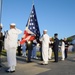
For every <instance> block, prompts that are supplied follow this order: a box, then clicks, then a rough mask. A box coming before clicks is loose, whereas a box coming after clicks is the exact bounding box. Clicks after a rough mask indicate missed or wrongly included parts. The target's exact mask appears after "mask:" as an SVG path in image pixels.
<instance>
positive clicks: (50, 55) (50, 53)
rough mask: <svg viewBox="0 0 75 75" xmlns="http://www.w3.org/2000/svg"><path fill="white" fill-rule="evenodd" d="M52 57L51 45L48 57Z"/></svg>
mask: <svg viewBox="0 0 75 75" xmlns="http://www.w3.org/2000/svg"><path fill="white" fill-rule="evenodd" d="M51 58H52V48H51V47H50V48H49V50H48V59H51Z"/></svg>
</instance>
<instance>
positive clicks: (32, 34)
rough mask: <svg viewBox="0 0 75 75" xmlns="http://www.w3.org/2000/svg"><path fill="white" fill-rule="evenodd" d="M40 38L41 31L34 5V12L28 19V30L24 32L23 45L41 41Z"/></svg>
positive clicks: (32, 11)
mask: <svg viewBox="0 0 75 75" xmlns="http://www.w3.org/2000/svg"><path fill="white" fill-rule="evenodd" d="M39 37H40V30H39V25H38V21H37V16H36V11H35V7H34V4H33V6H32V10H31V13H30V16H29V19H28V22H27V24H26V29H25V30H24V35H23V37H22V38H23V39H22V40H21V44H23V43H24V42H26V41H27V40H30V41H31V40H34V39H36V40H39Z"/></svg>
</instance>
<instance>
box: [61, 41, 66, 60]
mask: <svg viewBox="0 0 75 75" xmlns="http://www.w3.org/2000/svg"><path fill="white" fill-rule="evenodd" d="M64 52H65V43H64V42H63V41H62V45H61V53H62V60H64V59H65V53H64Z"/></svg>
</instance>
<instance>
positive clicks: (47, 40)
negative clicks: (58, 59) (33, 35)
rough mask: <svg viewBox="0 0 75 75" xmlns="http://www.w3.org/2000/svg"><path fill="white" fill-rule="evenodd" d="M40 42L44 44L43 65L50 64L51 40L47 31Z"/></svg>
mask: <svg viewBox="0 0 75 75" xmlns="http://www.w3.org/2000/svg"><path fill="white" fill-rule="evenodd" d="M40 41H41V42H42V57H43V63H42V65H47V64H48V49H49V43H50V38H49V35H48V34H47V30H44V31H43V36H42V37H41V39H40Z"/></svg>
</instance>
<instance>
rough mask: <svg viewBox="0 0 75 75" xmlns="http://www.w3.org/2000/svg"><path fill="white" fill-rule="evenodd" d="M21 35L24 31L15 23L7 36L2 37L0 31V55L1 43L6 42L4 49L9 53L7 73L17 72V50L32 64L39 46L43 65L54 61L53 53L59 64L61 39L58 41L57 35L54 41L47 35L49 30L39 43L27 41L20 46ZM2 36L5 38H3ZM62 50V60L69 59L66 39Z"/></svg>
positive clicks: (44, 32) (62, 42)
mask: <svg viewBox="0 0 75 75" xmlns="http://www.w3.org/2000/svg"><path fill="white" fill-rule="evenodd" d="M0 28H1V27H0ZM21 33H22V31H21V30H20V29H17V28H16V24H15V23H11V24H10V30H8V32H7V34H6V35H5V36H3V35H2V33H1V30H0V53H1V50H2V42H1V41H4V49H5V50H6V52H7V61H8V67H9V69H7V70H6V72H11V73H12V72H15V67H16V50H17V51H18V55H21V50H22V56H25V57H27V58H28V60H27V62H28V63H29V62H32V61H31V58H36V59H37V54H36V51H37V50H36V47H37V45H38V44H39V46H40V48H39V51H40V58H41V60H42V61H43V63H42V65H47V64H48V62H49V60H50V59H52V52H54V62H58V51H59V39H58V34H57V33H55V34H54V39H52V38H50V37H49V35H48V34H47V30H44V31H43V35H42V36H41V38H40V39H39V41H37V40H36V39H35V40H32V41H26V42H25V43H24V44H20V40H18V35H19V34H21ZM1 35H2V36H3V37H1ZM4 37H5V38H4ZM3 38H4V40H3ZM22 39H23V38H22ZM17 40H18V42H17ZM60 48H61V52H62V60H65V59H66V58H67V52H68V50H67V49H68V43H67V39H66V38H65V39H63V40H61V45H60ZM26 50H28V54H26ZM0 55H1V54H0ZM27 55H28V56H27Z"/></svg>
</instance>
